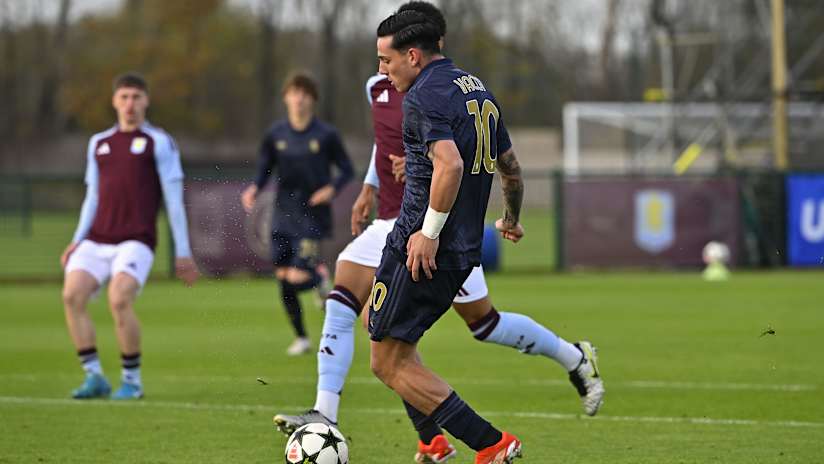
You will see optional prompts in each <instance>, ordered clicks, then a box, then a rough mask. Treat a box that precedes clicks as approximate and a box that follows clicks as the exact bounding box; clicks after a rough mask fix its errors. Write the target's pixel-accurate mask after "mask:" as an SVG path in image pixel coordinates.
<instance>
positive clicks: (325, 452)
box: [286, 422, 349, 464]
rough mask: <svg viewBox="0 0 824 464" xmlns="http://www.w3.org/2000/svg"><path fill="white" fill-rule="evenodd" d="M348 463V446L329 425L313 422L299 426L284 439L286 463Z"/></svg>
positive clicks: (339, 434)
mask: <svg viewBox="0 0 824 464" xmlns="http://www.w3.org/2000/svg"><path fill="white" fill-rule="evenodd" d="M297 463H314V464H349V447H348V446H347V445H346V439H345V438H344V437H343V435H342V434H341V433H340V432H339V431H338V429H336V428H335V427H332V426H331V425H326V424H321V423H320V422H315V423H312V424H306V425H304V426H301V427H299V428H298V429H297V430H295V432H294V433H292V436H290V437H289V440H287V441H286V464H297Z"/></svg>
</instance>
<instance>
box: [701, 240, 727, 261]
mask: <svg viewBox="0 0 824 464" xmlns="http://www.w3.org/2000/svg"><path fill="white" fill-rule="evenodd" d="M703 258H704V263H705V264H712V263H726V262H727V261H728V260H729V259H730V249H729V247H728V246H727V245H725V244H724V243H721V242H715V241H713V242H709V243H707V244H706V245H705V246H704V252H703Z"/></svg>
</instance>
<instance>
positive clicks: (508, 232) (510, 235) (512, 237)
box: [495, 218, 524, 243]
mask: <svg viewBox="0 0 824 464" xmlns="http://www.w3.org/2000/svg"><path fill="white" fill-rule="evenodd" d="M495 228H496V229H498V231H500V232H501V237H503V238H505V239H507V240H509V241H511V242H512V243H518V240H520V239H522V238H523V236H524V228H523V226H521V223H520V222H519V223H516V224H511V223H508V222H505V221H504V220H503V218H502V219H498V220H497V221H495Z"/></svg>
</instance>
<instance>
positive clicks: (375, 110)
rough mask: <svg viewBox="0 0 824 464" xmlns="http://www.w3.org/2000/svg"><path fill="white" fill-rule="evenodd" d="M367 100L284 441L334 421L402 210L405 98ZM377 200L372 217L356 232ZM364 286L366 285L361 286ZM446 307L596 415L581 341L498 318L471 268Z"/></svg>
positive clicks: (433, 431) (434, 430)
mask: <svg viewBox="0 0 824 464" xmlns="http://www.w3.org/2000/svg"><path fill="white" fill-rule="evenodd" d="M405 10H414V11H418V12H421V13H423V14H425V15H426V16H427V17H428V18H430V19H431V20H432V21H433V22H434V23H435V24H437V25H438V27H439V31H440V33H441V35H444V34H445V31H446V22H445V20H444V18H443V15H442V14H441V12H440V11H439V10H438V9H437V8H436V7H435V6H434V5H432V4H429V3H426V2H420V1H413V2H408V3H405V4H404V5H402V6H401V7H400V8H399V10H398V11H405ZM366 94H367V99H368V101H369V103H370V106H371V107H372V120H373V125H374V132H375V146H374V148H373V153H372V160H371V162H370V167H369V172H368V173H367V177H366V179H364V186H363V189H362V191H361V194H360V195H359V197H358V199H357V201H356V202H355V205H354V206H353V207H352V234H353V235H356V236H357V238H355V239H354V240H353V241H352V242H351V243H350V244H349V245H348V246H347V247H346V249H345V250H344V251H342V252H341V253H340V255H339V256H338V260H337V272H335V289H334V290H333V291H332V292H331V293H330V294H329V299H328V300H327V302H326V313H325V318H324V327H323V334H324V335H323V338H322V340H321V343H320V349H319V350H318V385H317V397H316V401H315V405H314V407H313V408H312V409H310V410H308V411H306V412H305V413H303V414H298V415H289V414H277V415H276V416H275V417H274V422H275V425H276V426H277V427H278V428H279V429H280V430H281V431H283V432H284V433H286V434H287V435H288V434H291V432H292V431H294V430H295V429H296V428H298V427H300V426H301V425H304V424H307V423H311V422H324V423H331V424H336V422H337V416H338V407H339V402H340V392H341V390H342V389H343V385H344V382H345V378H346V375H347V373H348V371H349V367H350V366H351V363H352V355H353V351H354V346H353V345H354V325H355V319H356V318H357V316H358V314H359V313H360V310H361V302H362V301H365V300H366V298H367V295H368V292H369V288H370V287H371V282H372V280H373V278H374V275H375V268H377V266H378V264H379V263H380V258H381V250H382V249H383V246H384V244H385V242H386V236H387V235H388V233H389V232H390V231H391V230H392V226H393V225H394V222H395V218H397V216H398V212H399V210H400V206H401V197H402V195H403V182H402V180H401V177H402V171H403V160H404V156H403V144H402V140H401V139H402V137H401V132H402V131H401V125H402V119H403V113H402V108H401V102H402V101H403V96H404V94H403V93H400V92H398V91H397V90H396V89H395V88H394V87H393V86H392V84H391V83H390V82H389V80H388V79H387V78H386V76H385V75H377V76H373V77H371V78H370V79H369V80H368V81H367V85H366ZM396 174H397V175H396ZM511 177H514V176H511ZM376 190H377V192H376ZM376 193H377V195H378V211H377V218H376V219H375V220H374V221H373V222H372V224H371V225H369V226H368V227H367V228H366V229H365V230H363V225H364V223H365V221H366V220H367V219H368V217H369V214H370V213H371V211H372V206H373V204H374V197H375V194H376ZM365 282H369V284H370V285H369V286H366V285H365ZM453 306H454V308H455V309H456V311H457V312H458V313H459V314H460V315H461V317H462V318H463V319H464V320H465V321H466V323H467V325H468V327H469V328H470V330H471V331H472V332H473V334H474V335H475V338H476V339H478V340H480V341H485V342H491V343H497V344H501V345H504V346H511V347H514V348H517V349H518V350H519V351H520V352H521V353H526V354H531V355H542V356H545V357H548V358H551V359H553V360H555V361H556V362H558V364H559V365H561V366H563V367H564V368H565V370H566V371H569V374H570V379H571V380H572V382H573V384H574V385H575V386H576V388H577V387H578V385H579V384H581V386H583V387H584V388H578V390H579V393H580V394H581V395H582V402H583V405H584V410H585V412H586V413H587V414H589V415H593V414H595V413H596V412H597V408H598V406H599V405H600V400H601V395H602V394H603V393H602V392H603V389H602V386H601V381H600V378H598V377H597V370H596V369H595V368H594V367H593V366H594V365H595V362H594V356H592V357H588V356H587V355H586V351H587V350H588V349H590V346H589V343H588V342H580V343H579V344H578V346H576V345H573V344H570V343H568V342H566V341H565V340H563V339H562V338H560V337H558V336H557V335H555V334H554V333H552V331H551V330H549V329H547V328H546V327H544V326H542V325H541V324H539V323H537V322H535V321H534V320H532V319H531V318H529V317H526V316H523V315H521V314H517V313H513V312H503V311H501V312H498V311H497V310H496V309H495V308H494V307H493V306H492V303H491V301H490V299H489V297H488V295H487V287H486V283H485V280H484V276H483V270H482V268H481V267H480V266H479V267H475V268H473V270H472V273H471V274H470V276H469V277H468V278H467V280H466V281H465V282H464V284H463V285H462V286H461V290H460V291H459V292H458V295H456V297H455V300H454V302H453ZM579 347H580V349H579ZM587 374H594V376H595V378H594V379H589V376H588V375H587ZM576 380H578V381H579V382H576ZM581 390H582V391H583V392H581ZM419 435H420V436H419V438H420V440H419V442H418V450H417V454H416V456H415V460H416V462H433V461H434V462H443V461H444V460H446V459H449V458H450V457H451V456H453V455H454V448H453V447H452V446H451V445H450V444H449V441H448V440H447V439H446V437H445V436H444V435H443V433H442V431H441V430H440V429H439V428H438V427H437V426H436V425H434V424H430V426H429V427H423V428H422V430H419Z"/></svg>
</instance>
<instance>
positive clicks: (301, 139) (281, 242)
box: [241, 73, 352, 355]
mask: <svg viewBox="0 0 824 464" xmlns="http://www.w3.org/2000/svg"><path fill="white" fill-rule="evenodd" d="M317 99H318V92H317V85H316V84H315V81H314V80H313V79H312V78H311V77H309V76H308V75H307V74H303V73H296V74H293V75H292V76H290V77H289V78H287V80H286V82H285V83H284V85H283V101H284V103H285V104H286V109H287V114H288V116H287V118H286V119H285V120H282V121H278V122H276V123H275V124H274V125H273V126H272V127H271V128H270V129H269V130H268V131H267V132H266V135H265V136H264V137H263V141H262V142H261V145H260V158H259V163H258V174H257V178H256V180H255V183H254V184H252V185H250V186H249V187H248V188H246V190H244V192H243V194H242V197H241V201H242V203H243V207H244V208H245V209H246V211H248V212H251V210H252V208H253V207H254V204H255V200H256V198H257V195H258V192H259V191H260V190H261V189H262V188H263V187H264V186H265V185H266V182H267V181H268V179H269V177H270V176H271V174H272V171H273V170H277V196H276V199H275V214H274V215H273V224H272V260H273V263H274V265H275V277H276V278H277V279H278V281H279V282H280V288H281V298H282V299H283V305H284V307H285V308H286V312H287V314H288V316H289V320H290V322H291V323H292V327H293V328H294V330H295V334H296V336H297V338H296V339H295V341H294V342H293V343H292V344H291V345H290V346H289V348H288V349H287V353H288V354H290V355H299V354H305V353H308V352H310V351H311V345H310V343H309V338H308V337H307V334H306V329H305V328H304V325H303V314H302V311H301V307H300V302H299V300H298V293H299V292H301V291H304V290H309V289H311V288H314V287H316V286H317V285H318V284H319V283H320V282H321V279H322V276H321V275H320V274H319V273H318V271H317V266H318V264H319V263H318V262H317V258H318V241H319V240H321V239H323V238H327V237H329V236H330V235H331V232H332V212H331V206H330V203H331V201H332V199H333V198H334V197H335V194H336V193H337V192H339V191H340V190H341V188H342V187H343V186H344V185H345V184H346V183H347V182H349V181H350V180H351V179H352V163H351V162H350V161H349V157H348V156H347V154H346V150H345V149H344V147H343V143H342V142H341V139H340V136H339V135H338V132H337V130H335V128H334V127H332V126H330V125H329V124H326V123H324V122H322V121H320V120H318V119H317V118H316V117H315V116H314V108H315V103H316V102H317ZM333 165H334V166H336V167H337V169H338V171H339V173H338V175H337V176H336V177H334V178H333V177H332V174H331V167H332V166H333Z"/></svg>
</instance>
